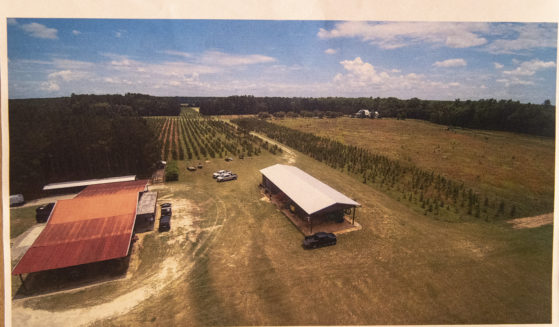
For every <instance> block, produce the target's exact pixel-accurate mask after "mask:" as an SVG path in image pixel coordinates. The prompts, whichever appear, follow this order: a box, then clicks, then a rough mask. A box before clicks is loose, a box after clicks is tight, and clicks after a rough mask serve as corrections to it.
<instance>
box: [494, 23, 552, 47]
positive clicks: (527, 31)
mask: <svg viewBox="0 0 559 327" xmlns="http://www.w3.org/2000/svg"><path fill="white" fill-rule="evenodd" d="M501 30H502V31H499V32H500V33H501V34H503V38H499V39H497V40H495V41H493V42H492V43H490V44H488V45H487V46H486V47H485V50H487V51H489V52H490V53H493V54H513V53H518V52H521V51H526V50H530V49H534V48H554V47H557V24H534V23H531V24H530V23H529V24H522V25H518V24H506V25H503V26H502V28H501ZM511 31H512V32H511ZM511 34H512V35H511Z"/></svg>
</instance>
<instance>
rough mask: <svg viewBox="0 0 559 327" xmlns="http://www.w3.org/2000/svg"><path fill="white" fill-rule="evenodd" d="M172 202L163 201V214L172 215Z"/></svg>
mask: <svg viewBox="0 0 559 327" xmlns="http://www.w3.org/2000/svg"><path fill="white" fill-rule="evenodd" d="M171 212H172V210H171V204H170V203H163V204H162V205H161V216H170V215H171Z"/></svg>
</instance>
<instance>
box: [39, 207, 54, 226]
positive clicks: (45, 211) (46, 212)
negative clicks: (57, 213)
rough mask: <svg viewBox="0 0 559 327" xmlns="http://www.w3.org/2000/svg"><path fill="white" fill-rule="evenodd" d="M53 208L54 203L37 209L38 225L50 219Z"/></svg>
mask: <svg viewBox="0 0 559 327" xmlns="http://www.w3.org/2000/svg"><path fill="white" fill-rule="evenodd" d="M53 208H54V202H51V203H48V204H44V205H42V206H40V207H38V208H37V209H35V220H37V222H38V223H44V222H45V221H47V220H48V219H49V216H50V213H51V211H52V209H53Z"/></svg>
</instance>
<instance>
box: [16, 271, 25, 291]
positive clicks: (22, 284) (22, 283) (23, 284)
mask: <svg viewBox="0 0 559 327" xmlns="http://www.w3.org/2000/svg"><path fill="white" fill-rule="evenodd" d="M18 276H19V280H21V286H23V289H24V290H26V291H27V287H25V283H24V282H23V277H21V274H19V275H18Z"/></svg>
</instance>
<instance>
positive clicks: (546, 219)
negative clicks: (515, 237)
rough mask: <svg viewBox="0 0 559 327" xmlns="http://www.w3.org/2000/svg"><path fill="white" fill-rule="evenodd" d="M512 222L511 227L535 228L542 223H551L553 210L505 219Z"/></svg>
mask: <svg viewBox="0 0 559 327" xmlns="http://www.w3.org/2000/svg"><path fill="white" fill-rule="evenodd" d="M507 222H508V223H509V224H512V228H514V229H520V228H536V227H540V226H543V225H549V224H553V212H552V213H546V214H544V215H539V216H534V217H524V218H516V219H511V220H508V221H507Z"/></svg>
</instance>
